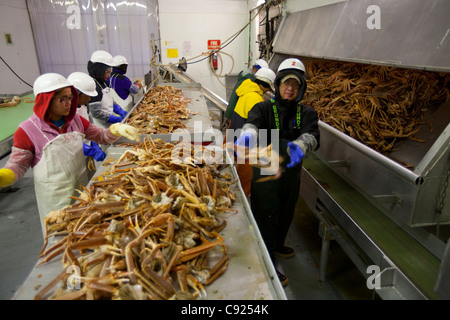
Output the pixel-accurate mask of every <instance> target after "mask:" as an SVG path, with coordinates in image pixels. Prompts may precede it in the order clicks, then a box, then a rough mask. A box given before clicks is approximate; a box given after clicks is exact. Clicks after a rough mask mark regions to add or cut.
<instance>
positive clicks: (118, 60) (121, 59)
mask: <svg viewBox="0 0 450 320" xmlns="http://www.w3.org/2000/svg"><path fill="white" fill-rule="evenodd" d="M123 64H128V61H127V58H125V57H124V56H121V55H117V56H114V62H113V66H114V67H118V66H121V65H123Z"/></svg>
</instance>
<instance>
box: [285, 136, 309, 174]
mask: <svg viewBox="0 0 450 320" xmlns="http://www.w3.org/2000/svg"><path fill="white" fill-rule="evenodd" d="M287 145H288V147H289V154H290V157H291V162H289V163H288V164H287V166H286V167H288V168H292V167H295V166H296V165H298V164H299V163H300V162H302V160H303V157H304V156H305V154H304V153H303V150H302V148H300V147H299V146H298V145H296V144H295V143H293V142H288V144H287Z"/></svg>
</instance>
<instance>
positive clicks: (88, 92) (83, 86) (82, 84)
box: [67, 71, 106, 178]
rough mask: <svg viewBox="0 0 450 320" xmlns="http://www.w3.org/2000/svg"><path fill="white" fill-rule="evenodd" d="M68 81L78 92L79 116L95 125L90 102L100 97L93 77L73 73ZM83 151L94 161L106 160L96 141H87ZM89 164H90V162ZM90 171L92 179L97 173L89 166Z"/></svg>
mask: <svg viewBox="0 0 450 320" xmlns="http://www.w3.org/2000/svg"><path fill="white" fill-rule="evenodd" d="M67 81H68V82H69V83H70V84H71V85H72V86H74V87H75V89H77V92H78V108H77V114H78V115H80V116H82V117H84V118H85V119H86V120H88V121H89V122H91V123H93V122H94V120H93V118H92V116H91V114H90V112H89V107H88V102H89V101H91V97H95V96H97V95H98V93H97V91H96V90H95V81H94V79H92V77H91V76H90V75H88V74H87V73H84V72H78V71H77V72H73V73H71V74H70V75H69V76H68V77H67ZM83 151H84V155H85V156H87V157H92V159H94V160H95V161H103V160H104V159H105V158H106V153H105V152H104V151H103V150H102V148H100V146H99V145H98V144H97V143H95V142H94V141H89V140H87V139H85V141H84V142H83ZM87 163H88V164H89V160H88V162H87ZM93 169H94V168H93ZM88 171H89V172H90V174H89V176H90V177H91V176H92V175H93V174H94V173H95V171H94V170H91V169H90V166H89V165H88ZM90 177H89V178H90Z"/></svg>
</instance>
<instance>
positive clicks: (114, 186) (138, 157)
mask: <svg viewBox="0 0 450 320" xmlns="http://www.w3.org/2000/svg"><path fill="white" fill-rule="evenodd" d="M180 145H181V143H178V144H172V143H168V142H164V141H162V140H161V139H155V140H152V139H144V141H143V142H141V143H140V144H135V145H134V146H133V147H132V149H127V150H126V151H125V152H124V153H123V154H122V155H121V157H120V159H119V160H118V161H117V162H115V163H114V165H112V167H111V168H110V172H108V171H106V172H104V174H103V175H101V176H99V177H98V178H97V179H96V181H94V180H93V181H91V183H90V184H89V185H88V186H87V187H84V188H83V191H79V193H80V195H79V197H74V199H75V200H76V203H75V204H73V205H70V206H67V207H65V208H63V209H61V210H57V211H53V212H51V213H50V214H49V215H48V216H47V217H46V218H45V221H44V223H45V230H46V234H45V243H44V247H43V249H42V251H41V255H40V259H41V261H40V263H39V265H41V264H45V263H48V262H49V261H51V260H53V259H54V258H56V257H59V256H61V255H62V263H63V267H64V268H63V271H62V272H61V273H60V274H59V275H58V276H57V277H56V278H55V279H54V280H53V281H51V282H50V283H49V284H48V285H47V286H46V287H44V288H42V289H41V290H40V291H39V292H38V293H37V294H36V296H35V299H196V298H198V297H203V296H206V290H205V289H204V285H209V284H211V283H212V282H214V281H215V280H216V279H217V278H218V277H220V276H221V275H222V274H223V273H224V272H225V271H226V269H227V265H228V254H227V246H226V245H225V244H224V238H223V237H222V236H220V235H219V232H220V231H221V230H222V229H223V228H225V227H226V220H225V219H224V218H223V217H221V214H222V213H225V212H236V210H234V209H232V208H231V206H232V203H233V201H235V200H236V195H235V193H234V191H233V190H232V188H231V185H232V184H233V183H235V181H236V180H232V176H231V174H229V173H228V172H224V170H221V165H217V164H215V165H209V164H205V163H204V162H203V163H200V164H198V163H195V161H193V157H191V156H187V157H185V158H177V159H176V160H177V161H174V158H173V157H172V156H171V155H173V152H174V151H175V152H177V151H176V148H178V147H180ZM222 166H225V165H222ZM48 239H53V240H55V239H58V240H57V242H56V244H54V245H53V243H52V245H51V246H49V242H48ZM47 247H48V248H47ZM39 265H38V267H39ZM69 266H72V269H71V270H77V275H76V276H77V277H72V278H71V279H70V281H72V282H73V281H75V280H76V281H78V282H77V283H78V286H76V287H75V288H74V287H73V286H69V285H68V284H69V283H70V281H69V277H70V276H72V275H73V274H71V273H69V272H68V271H67V268H68V267H69ZM74 267H75V268H74ZM58 284H62V285H60V286H59V287H57V285H58ZM55 287H57V288H55Z"/></svg>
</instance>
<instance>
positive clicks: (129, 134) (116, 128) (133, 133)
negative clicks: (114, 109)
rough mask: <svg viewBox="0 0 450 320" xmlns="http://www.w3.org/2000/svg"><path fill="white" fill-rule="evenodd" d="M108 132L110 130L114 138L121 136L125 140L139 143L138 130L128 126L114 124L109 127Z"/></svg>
mask: <svg viewBox="0 0 450 320" xmlns="http://www.w3.org/2000/svg"><path fill="white" fill-rule="evenodd" d="M109 130H111V133H112V134H113V135H115V136H122V137H125V138H127V139H130V140H134V141H136V142H140V141H141V137H140V136H139V130H138V129H136V128H135V127H132V126H130V125H128V124H124V123H114V124H112V125H111V126H110V127H109Z"/></svg>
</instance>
